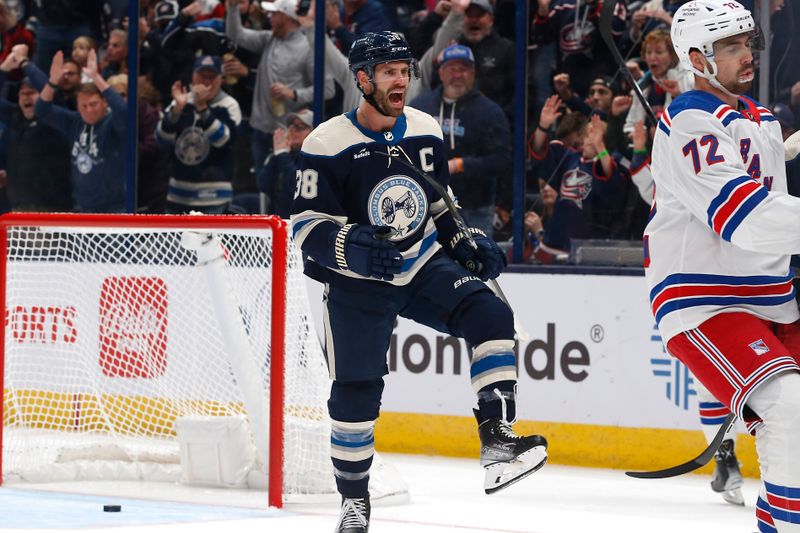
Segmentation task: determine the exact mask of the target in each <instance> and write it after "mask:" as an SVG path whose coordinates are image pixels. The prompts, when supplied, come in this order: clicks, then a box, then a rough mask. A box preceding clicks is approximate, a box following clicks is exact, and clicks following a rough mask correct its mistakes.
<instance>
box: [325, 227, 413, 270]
mask: <svg viewBox="0 0 800 533" xmlns="http://www.w3.org/2000/svg"><path fill="white" fill-rule="evenodd" d="M393 231H394V230H393V229H392V228H391V227H389V226H368V225H361V224H348V225H346V226H344V227H343V228H342V229H340V230H339V232H338V233H337V234H336V238H335V239H334V243H333V252H334V258H335V259H336V265H337V266H338V267H339V268H340V269H342V270H350V271H351V272H355V273H356V274H361V275H362V276H365V277H368V278H375V279H382V280H385V281H391V280H392V279H394V275H395V274H399V273H400V270H401V269H402V267H403V256H402V255H400V252H399V251H398V250H397V247H396V246H395V245H394V243H393V242H391V241H390V240H389V237H390V236H391V235H392V232H393Z"/></svg>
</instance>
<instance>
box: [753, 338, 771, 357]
mask: <svg viewBox="0 0 800 533" xmlns="http://www.w3.org/2000/svg"><path fill="white" fill-rule="evenodd" d="M748 346H750V349H751V350H753V351H754V352H755V353H756V355H764V354H765V353H767V352H768V351H769V347H768V346H767V343H766V342H764V341H763V340H761V339H758V340H757V341H755V342H751V343H750V344H748Z"/></svg>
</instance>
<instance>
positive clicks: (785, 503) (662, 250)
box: [644, 0, 800, 533]
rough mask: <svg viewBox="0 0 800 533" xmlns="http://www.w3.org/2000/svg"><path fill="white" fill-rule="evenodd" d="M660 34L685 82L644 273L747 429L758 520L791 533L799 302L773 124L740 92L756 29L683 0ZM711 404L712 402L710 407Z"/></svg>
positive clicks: (796, 510) (677, 337)
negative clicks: (666, 32) (688, 78)
mask: <svg viewBox="0 0 800 533" xmlns="http://www.w3.org/2000/svg"><path fill="white" fill-rule="evenodd" d="M671 32H672V43H673V46H674V48H675V52H676V53H677V54H678V57H679V59H680V61H681V63H682V65H683V67H684V68H686V69H688V70H690V71H691V72H692V73H693V74H694V76H695V87H696V89H697V90H694V91H688V92H685V93H683V94H681V95H680V96H679V97H677V98H676V99H675V100H674V101H673V102H672V103H671V104H670V105H669V107H668V108H667V109H666V110H665V111H664V113H663V114H662V116H661V118H660V120H659V122H658V127H657V128H656V134H655V138H654V142H653V152H652V164H651V171H652V174H653V179H654V181H655V198H654V202H653V205H652V211H651V220H650V222H649V223H648V225H647V228H646V230H645V236H644V242H645V258H646V259H645V267H646V268H645V275H646V278H647V282H648V285H649V287H650V302H651V307H652V311H653V313H654V315H655V317H656V322H657V323H658V327H659V329H660V331H661V335H662V337H663V338H664V339H665V340H666V341H667V342H666V346H667V351H668V352H669V353H670V354H672V355H673V356H675V357H677V358H678V359H680V360H681V361H683V362H684V363H685V364H686V365H687V366H688V367H689V368H690V369H691V371H692V373H693V374H694V375H695V377H696V378H697V379H698V380H699V381H700V382H701V383H702V384H703V385H705V387H706V388H707V389H708V390H709V391H710V392H711V394H712V395H713V397H714V398H716V399H717V400H719V402H720V403H722V404H723V405H724V407H725V408H727V409H730V410H731V411H732V412H733V413H735V414H736V415H737V416H739V417H740V418H742V419H743V420H744V422H745V424H746V426H747V428H748V430H749V431H750V432H751V433H752V434H754V435H755V437H756V450H757V451H758V456H759V462H760V465H761V479H762V481H763V483H762V487H761V491H760V495H759V500H758V503H757V509H756V516H757V520H758V528H759V531H762V532H776V531H777V532H779V533H787V532H798V531H800V505H798V502H800V461H797V458H796V453H797V450H798V449H800V313H798V308H797V303H796V301H795V290H794V288H793V286H792V273H791V269H790V265H789V263H790V257H791V255H792V254H797V253H798V252H800V232H798V230H797V228H798V227H800V198H796V197H793V196H790V195H789V194H787V183H786V168H785V161H784V156H785V153H784V146H783V138H782V135H781V127H780V124H779V123H778V121H777V120H776V119H775V117H774V116H773V115H772V114H771V113H770V111H769V110H768V109H766V108H765V107H764V106H762V105H761V104H759V103H758V102H756V101H754V100H752V99H751V98H749V97H747V96H745V94H746V93H748V92H749V91H750V90H751V88H752V82H753V77H754V68H755V67H754V65H753V51H754V50H758V49H761V48H763V37H762V36H761V34H760V31H759V29H758V28H757V26H756V24H755V22H754V21H753V17H752V15H751V13H750V12H749V11H748V10H747V9H745V8H744V7H743V6H742V5H741V4H740V3H738V2H736V1H735V0H691V1H690V2H687V3H685V4H683V5H682V6H681V7H680V8H679V9H678V11H677V12H676V13H675V17H674V20H673V25H672V30H671ZM719 412H724V409H719Z"/></svg>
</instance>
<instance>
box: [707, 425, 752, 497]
mask: <svg viewBox="0 0 800 533" xmlns="http://www.w3.org/2000/svg"><path fill="white" fill-rule="evenodd" d="M714 462H715V465H714V474H713V475H712V476H711V490H713V491H714V492H719V493H720V494H722V498H723V499H724V500H725V501H726V502H728V503H731V504H733V505H744V496H743V495H742V489H741V487H742V485H743V484H744V480H743V479H742V472H741V470H739V461H738V460H737V459H736V454H735V453H734V451H733V439H727V440H724V441H722V444H720V445H719V450H717V453H716V454H714Z"/></svg>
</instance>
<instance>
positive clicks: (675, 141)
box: [644, 91, 800, 342]
mask: <svg viewBox="0 0 800 533" xmlns="http://www.w3.org/2000/svg"><path fill="white" fill-rule="evenodd" d="M652 172H653V179H654V180H655V189H656V192H655V202H654V203H653V207H652V211H651V218H650V222H649V223H648V225H647V228H646V230H645V235H644V246H645V275H646V278H647V283H648V286H649V288H650V305H651V309H652V311H653V314H654V315H655V318H656V322H657V323H658V326H659V329H660V331H661V335H662V337H663V338H664V340H665V342H666V341H667V340H668V339H670V338H671V337H673V336H675V335H676V334H678V333H680V332H682V331H687V330H689V329H692V328H695V327H697V326H698V325H700V324H701V323H702V322H704V321H706V320H708V319H709V318H711V317H713V316H715V315H718V314H720V313H730V312H739V311H743V312H748V313H751V314H753V315H755V316H758V317H760V318H763V319H766V320H770V321H775V322H780V323H791V322H794V321H795V320H797V319H798V318H800V314H798V310H797V303H796V302H795V300H794V296H795V294H794V289H793V287H792V274H791V272H790V267H789V260H790V254H796V253H800V198H795V197H792V196H789V195H788V194H786V170H785V166H784V150H783V142H782V137H781V129H780V125H779V124H778V122H777V121H776V120H775V118H774V117H773V116H772V115H771V114H770V112H769V110H767V109H766V108H764V107H763V106H761V105H760V104H758V103H757V102H755V101H753V100H751V99H749V98H746V97H742V98H741V99H740V105H739V109H734V108H733V107H731V106H730V105H728V104H726V103H725V102H723V101H722V100H720V99H719V98H717V97H716V96H714V95H712V94H710V93H708V92H704V91H690V92H687V93H684V94H683V95H681V96H680V97H679V98H677V99H676V100H675V101H674V102H673V103H672V104H671V105H670V106H669V108H668V109H667V111H666V112H665V113H664V114H663V115H662V118H661V120H660V121H659V123H658V128H657V130H656V135H655V139H654V142H653V153H652Z"/></svg>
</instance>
